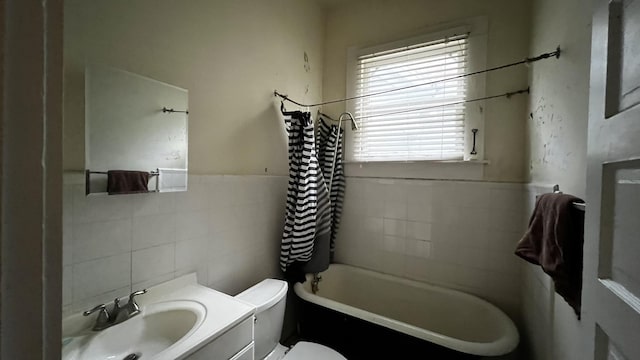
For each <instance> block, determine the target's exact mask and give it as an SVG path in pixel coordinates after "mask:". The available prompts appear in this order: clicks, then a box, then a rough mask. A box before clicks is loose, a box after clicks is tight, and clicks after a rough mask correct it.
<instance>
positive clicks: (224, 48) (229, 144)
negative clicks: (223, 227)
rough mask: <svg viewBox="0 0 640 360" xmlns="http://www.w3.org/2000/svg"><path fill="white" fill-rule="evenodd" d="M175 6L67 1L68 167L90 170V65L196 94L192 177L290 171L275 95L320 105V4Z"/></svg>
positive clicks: (199, 1) (244, 1) (202, 1)
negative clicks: (87, 166)
mask: <svg viewBox="0 0 640 360" xmlns="http://www.w3.org/2000/svg"><path fill="white" fill-rule="evenodd" d="M177 4H178V3H177V2H174V1H155V0H136V1H135V2H131V1H128V0H94V1H84V0H67V1H65V39H64V46H65V89H64V90H65V104H64V105H65V135H64V136H65V139H64V145H65V148H64V161H65V169H66V170H82V169H84V155H83V154H84V92H83V86H84V85H83V84H84V77H83V69H84V64H85V60H86V61H87V62H96V63H104V64H107V65H111V66H114V67H118V68H121V69H124V70H127V71H130V72H133V73H137V74H141V75H143V76H147V77H150V78H153V79H156V80H159V81H163V82H166V83H170V84H173V85H176V86H179V87H182V88H185V89H187V90H189V111H190V115H189V171H190V172H191V173H194V174H265V169H267V170H266V173H267V174H280V175H284V174H287V173H288V172H287V149H286V146H287V141H286V135H285V131H284V125H283V121H282V117H281V116H279V115H278V112H277V106H276V104H279V103H277V102H276V101H275V99H274V97H273V90H274V89H277V90H279V91H281V92H283V93H287V94H289V95H290V96H292V97H294V98H296V99H299V100H300V101H317V100H320V98H321V85H322V59H323V33H324V32H323V26H324V19H323V15H322V12H321V10H320V8H319V6H318V5H317V4H316V2H314V1H311V0H304V1H300V0H272V1H250V0H221V1H209V0H191V1H188V2H180V5H179V6H178V5H177ZM305 52H306V54H307V56H308V61H309V64H308V65H310V67H307V68H308V69H309V70H308V71H307V69H306V68H305V65H306V64H305V60H304V58H305V55H304V54H305Z"/></svg>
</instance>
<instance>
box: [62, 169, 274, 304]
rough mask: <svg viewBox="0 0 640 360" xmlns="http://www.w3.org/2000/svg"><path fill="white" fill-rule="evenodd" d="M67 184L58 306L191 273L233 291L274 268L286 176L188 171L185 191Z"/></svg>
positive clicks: (122, 292) (107, 297) (124, 292)
mask: <svg viewBox="0 0 640 360" xmlns="http://www.w3.org/2000/svg"><path fill="white" fill-rule="evenodd" d="M69 179H70V180H69V181H65V186H64V249H63V251H64V271H63V287H64V290H63V305H64V313H70V312H75V311H79V310H84V309H86V308H88V307H90V306H92V305H96V304H99V303H102V302H107V301H112V300H113V299H114V298H115V297H117V296H118V297H120V296H125V295H128V294H129V293H130V292H131V291H133V290H137V289H139V288H144V287H148V286H151V285H154V284H157V283H160V282H163V281H166V280H169V279H172V278H174V277H176V276H179V275H182V274H186V273H189V272H197V274H198V281H199V282H200V283H202V284H205V285H209V286H211V287H213V288H215V289H218V290H221V291H225V292H227V293H230V294H235V293H237V292H239V291H241V290H243V289H244V288H246V287H249V286H250V285H252V284H254V283H256V282H258V281H259V280H261V279H263V278H265V277H269V276H278V275H279V270H278V259H279V249H280V237H281V234H282V222H283V219H284V206H285V198H286V188H287V178H286V177H275V176H194V175H190V176H189V191H188V192H181V193H162V194H140V195H119V196H106V195H91V196H89V197H86V196H85V194H84V183H83V181H80V182H79V183H77V184H74V180H73V177H69Z"/></svg>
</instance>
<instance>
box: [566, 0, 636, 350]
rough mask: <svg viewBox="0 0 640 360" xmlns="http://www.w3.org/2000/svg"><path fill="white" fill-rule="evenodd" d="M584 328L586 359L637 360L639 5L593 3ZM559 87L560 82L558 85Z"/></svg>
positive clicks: (622, 0)
mask: <svg viewBox="0 0 640 360" xmlns="http://www.w3.org/2000/svg"><path fill="white" fill-rule="evenodd" d="M594 9H595V13H594V18H593V37H592V51H591V89H590V105H589V144H588V170H587V176H588V178H587V213H586V229H585V247H584V251H585V253H584V260H585V262H584V282H583V325H584V330H585V331H586V333H585V338H584V341H585V344H586V345H587V346H586V348H585V349H586V350H587V351H588V353H589V355H588V357H587V359H596V360H604V359H611V360H617V359H620V360H622V359H626V360H637V359H640V0H612V1H605V0H596V5H595V8H594ZM559 85H560V84H559Z"/></svg>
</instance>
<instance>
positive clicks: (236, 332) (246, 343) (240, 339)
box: [187, 315, 254, 360]
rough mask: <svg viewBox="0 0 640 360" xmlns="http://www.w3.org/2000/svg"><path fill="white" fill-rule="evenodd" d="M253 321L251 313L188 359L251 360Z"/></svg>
mask: <svg viewBox="0 0 640 360" xmlns="http://www.w3.org/2000/svg"><path fill="white" fill-rule="evenodd" d="M253 323H254V316H253V315H251V316H249V317H248V318H246V319H243V320H241V321H240V322H239V323H238V324H237V325H235V326H234V327H232V328H231V329H229V330H227V331H226V332H225V333H223V334H221V335H220V336H218V337H216V338H214V339H213V340H211V341H210V342H209V343H208V344H206V345H205V346H203V347H202V348H200V349H199V350H198V351H196V352H195V353H193V354H191V355H190V356H188V357H187V359H188V360H218V359H230V360H253V354H254V351H253Z"/></svg>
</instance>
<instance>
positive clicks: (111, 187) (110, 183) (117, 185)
mask: <svg viewBox="0 0 640 360" xmlns="http://www.w3.org/2000/svg"><path fill="white" fill-rule="evenodd" d="M148 184H149V172H147V171H129V170H109V171H107V192H108V193H109V195H116V194H136V193H146V192H149V187H148Z"/></svg>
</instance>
